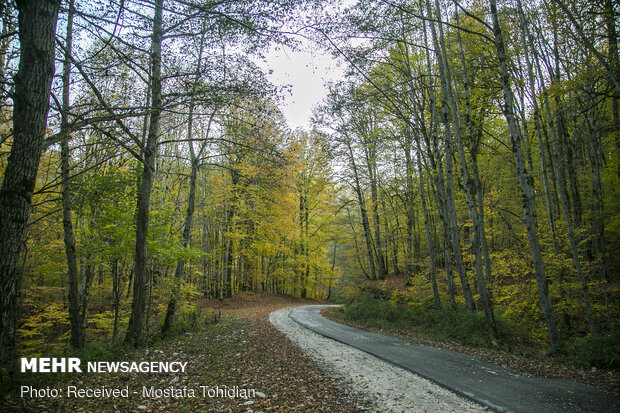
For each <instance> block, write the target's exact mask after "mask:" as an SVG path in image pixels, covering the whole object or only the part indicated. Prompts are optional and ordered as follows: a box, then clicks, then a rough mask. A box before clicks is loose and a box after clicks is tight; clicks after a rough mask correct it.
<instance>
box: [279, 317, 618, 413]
mask: <svg viewBox="0 0 620 413" xmlns="http://www.w3.org/2000/svg"><path fill="white" fill-rule="evenodd" d="M324 307H326V306H321V305H310V306H304V307H298V308H295V309H293V310H292V311H291V312H290V315H289V316H290V317H291V318H292V319H293V320H294V321H296V322H297V323H299V324H301V325H302V326H304V327H306V328H308V329H310V330H312V331H314V332H316V333H319V334H321V335H323V336H325V337H329V338H332V339H334V340H337V341H339V342H341V343H344V344H347V345H350V346H353V347H355V348H358V349H360V350H362V351H365V352H367V353H369V354H372V355H373V356H375V357H378V358H380V359H382V360H384V361H387V362H389V363H392V364H395V365H397V366H399V367H402V368H404V369H406V370H409V371H411V372H413V373H416V374H419V375H420V376H422V377H424V378H427V379H429V380H432V381H434V382H435V383H437V384H439V385H441V386H443V387H445V388H447V389H449V390H452V391H454V392H456V393H458V394H461V395H463V396H465V397H467V398H469V399H472V400H474V401H476V402H478V403H480V404H482V405H485V406H488V407H489V408H491V409H493V410H495V411H498V412H533V413H538V412H540V413H546V412H558V413H565V412H571V413H572V412H605V413H607V412H609V413H616V412H617V413H620V397H619V396H617V395H614V394H612V393H609V392H607V391H605V390H602V389H600V388H598V387H594V386H589V385H586V384H582V383H578V382H574V381H570V380H563V379H546V378H539V377H530V376H526V375H523V374H521V373H518V372H515V371H512V370H509V369H507V368H504V367H502V366H500V365H497V364H493V363H490V362H488V361H485V360H481V359H479V358H476V357H473V356H469V355H466V354H461V353H457V352H454V351H450V350H444V349H438V348H435V347H429V346H422V345H413V344H411V343H409V342H407V341H405V340H402V339H398V338H395V337H389V336H385V335H383V334H377V333H372V332H368V331H362V330H359V329H357V328H353V327H349V326H346V325H344V324H340V323H336V322H334V321H331V320H328V319H326V318H325V317H323V316H321V314H320V311H321V309H322V308H324Z"/></svg>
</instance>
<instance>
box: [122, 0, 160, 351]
mask: <svg viewBox="0 0 620 413" xmlns="http://www.w3.org/2000/svg"><path fill="white" fill-rule="evenodd" d="M163 3H164V0H155V13H154V16H153V34H152V36H151V79H150V80H151V88H150V90H151V116H150V122H149V132H148V135H147V138H146V145H145V147H144V154H143V157H144V168H143V170H142V180H141V183H140V192H139V195H138V206H137V214H136V250H135V267H134V284H133V300H132V303H131V316H130V318H129V326H128V327H127V334H126V336H125V341H126V342H128V343H130V344H132V345H134V346H139V345H140V344H141V343H142V340H143V338H144V323H145V314H144V313H145V307H146V294H147V273H146V272H147V269H146V259H147V251H146V239H147V232H148V224H149V211H150V200H151V189H152V186H153V175H154V172H155V158H156V156H157V140H158V138H159V122H160V118H161V112H162V95H161V85H162V79H161V45H162V37H163V30H162V10H163Z"/></svg>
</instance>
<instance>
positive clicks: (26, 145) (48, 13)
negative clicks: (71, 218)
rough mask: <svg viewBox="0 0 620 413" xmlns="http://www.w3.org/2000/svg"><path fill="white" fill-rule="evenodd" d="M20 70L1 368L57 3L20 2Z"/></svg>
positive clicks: (0, 207)
mask: <svg viewBox="0 0 620 413" xmlns="http://www.w3.org/2000/svg"><path fill="white" fill-rule="evenodd" d="M16 3H17V9H18V10H19V17H18V21H19V23H18V24H19V44H20V46H19V47H20V60H19V69H18V72H17V75H16V76H15V89H14V92H13V102H14V108H13V145H12V146H11V152H10V155H9V158H8V160H7V164H6V169H5V171H4V178H3V181H2V187H1V188H0V364H4V363H5V362H8V361H9V358H10V356H11V354H10V353H11V352H12V351H14V350H13V349H14V347H13V346H11V345H10V343H9V342H10V339H11V337H12V331H13V330H14V328H15V326H14V325H13V321H12V320H13V317H12V314H13V313H14V310H15V306H16V294H17V291H16V290H17V285H18V282H19V274H18V271H17V264H18V260H19V253H20V249H21V246H22V243H23V240H24V236H25V233H26V227H27V225H28V218H29V217H30V210H31V206H32V195H33V192H34V187H35V183H36V178H37V170H38V168H39V161H40V160H41V150H42V144H43V139H44V137H45V127H46V124H47V111H48V109H49V98H50V86H51V83H52V77H53V75H54V50H55V48H54V39H55V32H56V21H57V18H58V8H59V3H60V2H59V1H57V0H39V1H34V0H31V1H26V0H17V1H16Z"/></svg>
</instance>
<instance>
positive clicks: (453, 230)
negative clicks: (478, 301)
mask: <svg viewBox="0 0 620 413" xmlns="http://www.w3.org/2000/svg"><path fill="white" fill-rule="evenodd" d="M435 7H436V8H437V11H438V5H436V6H435ZM426 9H427V13H428V16H429V18H431V16H432V15H433V13H432V10H431V4H430V1H429V0H427V1H426ZM430 26H431V35H432V38H433V47H434V49H435V55H436V57H437V60H438V65H439V71H440V80H441V82H440V83H441V89H442V100H443V102H442V111H443V116H442V121H443V124H444V129H445V134H446V139H445V148H446V198H447V209H448V223H449V229H450V236H451V238H452V250H453V252H454V260H455V263H456V268H457V270H458V272H459V277H460V279H461V286H462V287H463V292H464V294H465V296H466V299H465V300H466V302H468V300H467V294H468V292H469V281H468V279H467V271H466V270H465V264H464V263H463V253H462V250H461V240H460V235H459V232H458V228H457V219H456V206H455V204H454V179H453V166H452V165H453V164H452V143H451V140H452V136H451V135H452V132H451V129H450V128H451V124H450V121H449V120H448V117H449V112H448V111H449V106H448V100H447V99H448V94H447V90H446V87H447V85H446V81H447V78H446V73H445V71H444V69H445V65H444V60H443V57H442V55H443V53H442V49H441V48H440V44H439V36H438V35H437V30H436V29H435V23H434V21H430ZM439 28H440V35H442V33H443V29H442V28H441V24H440V25H439ZM442 36H443V35H442ZM469 294H471V292H469ZM468 309H469V311H470V312H473V311H474V308H473V299H472V301H471V302H468Z"/></svg>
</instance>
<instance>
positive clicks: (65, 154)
mask: <svg viewBox="0 0 620 413" xmlns="http://www.w3.org/2000/svg"><path fill="white" fill-rule="evenodd" d="M72 38H73V0H70V1H69V11H68V15H67V39H66V41H65V57H64V63H63V72H62V113H61V120H60V133H61V141H60V153H61V155H60V176H61V179H62V185H61V186H62V226H63V230H64V242H65V255H66V257H67V272H68V279H69V321H70V323H71V340H70V342H71V346H72V347H73V348H77V349H80V348H82V347H84V342H83V341H82V331H81V327H82V323H81V322H80V287H79V274H78V267H77V258H76V255H75V237H74V236H73V224H72V221H71V199H72V195H71V184H70V182H69V178H70V177H69V171H70V168H69V158H70V151H69V140H70V133H71V132H70V131H69V105H70V101H69V88H70V80H71V79H70V76H71V48H72Z"/></svg>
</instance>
